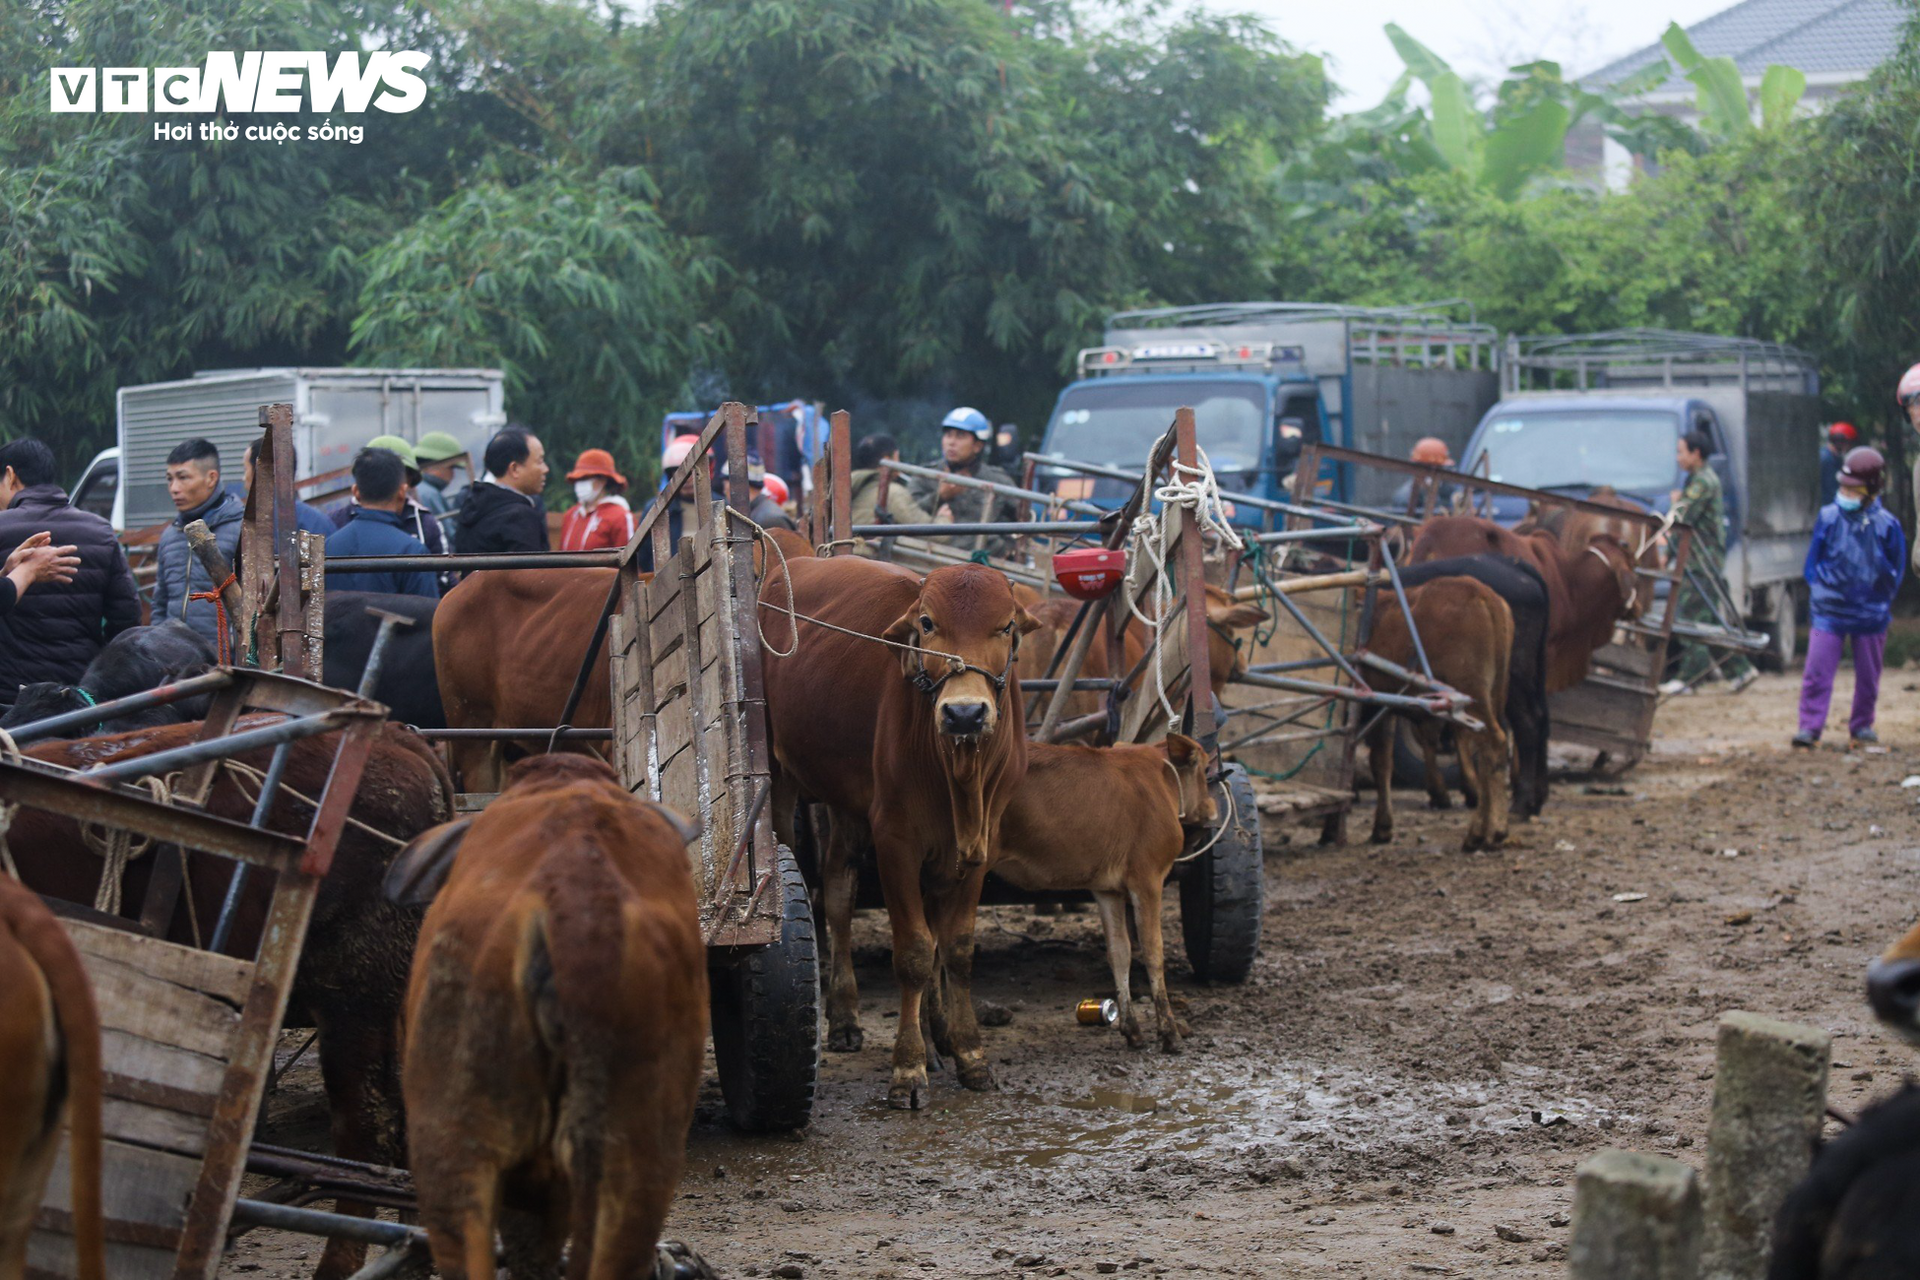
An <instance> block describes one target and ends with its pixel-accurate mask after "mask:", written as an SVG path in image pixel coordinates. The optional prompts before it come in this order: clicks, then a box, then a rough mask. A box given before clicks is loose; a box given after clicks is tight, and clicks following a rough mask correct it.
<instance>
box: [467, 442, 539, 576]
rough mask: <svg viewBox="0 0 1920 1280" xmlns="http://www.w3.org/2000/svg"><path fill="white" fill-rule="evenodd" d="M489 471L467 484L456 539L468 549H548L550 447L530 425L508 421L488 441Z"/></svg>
mask: <svg viewBox="0 0 1920 1280" xmlns="http://www.w3.org/2000/svg"><path fill="white" fill-rule="evenodd" d="M486 468H487V474H488V475H489V476H491V477H492V479H490V480H476V481H474V482H473V483H472V484H470V485H468V486H467V496H466V499H465V500H464V501H462V502H461V504H460V518H459V528H458V531H457V533H456V535H455V536H456V540H457V541H458V542H459V544H460V552H461V554H462V555H467V554H481V553H491V552H500V551H546V550H548V549H549V545H550V544H549V543H548V540H547V509H546V505H545V504H544V503H542V502H541V501H540V491H541V490H542V489H544V488H546V487H547V451H546V449H545V447H544V446H542V445H541V443H540V437H538V436H536V435H534V434H533V432H531V431H529V430H527V429H526V428H525V427H503V428H501V430H500V433H499V434H498V435H496V436H494V438H493V439H491V440H489V441H487V452H486Z"/></svg>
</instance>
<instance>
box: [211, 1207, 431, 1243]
mask: <svg viewBox="0 0 1920 1280" xmlns="http://www.w3.org/2000/svg"><path fill="white" fill-rule="evenodd" d="M233 1221H234V1222H235V1223H236V1224H238V1225H240V1226H246V1227H272V1228H274V1229H275V1230H277V1231H294V1232H298V1233H299V1234H301V1235H307V1236H325V1237H328V1238H329V1239H334V1240H358V1241H360V1242H362V1243H364V1244H383V1245H386V1246H387V1247H388V1248H389V1249H410V1248H413V1247H415V1246H419V1247H421V1248H425V1247H426V1243H427V1233H426V1232H425V1231H423V1230H421V1229H420V1228H419V1227H409V1226H407V1225H406V1224H405V1223H400V1222H382V1221H381V1220H380V1219H379V1218H350V1217H348V1216H347V1215H346V1214H343V1213H324V1212H322V1211H320V1210H318V1209H296V1208H294V1207H293V1206H292V1205H285V1204H272V1203H269V1202H268V1201H265V1200H249V1199H247V1198H245V1197H244V1196H243V1197H241V1198H240V1199H238V1200H236V1201H234V1203H233Z"/></svg>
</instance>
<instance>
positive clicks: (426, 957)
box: [388, 755, 707, 1280]
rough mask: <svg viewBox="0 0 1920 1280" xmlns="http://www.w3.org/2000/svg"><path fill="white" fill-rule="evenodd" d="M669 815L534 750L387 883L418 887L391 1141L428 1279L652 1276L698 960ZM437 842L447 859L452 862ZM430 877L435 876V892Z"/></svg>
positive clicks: (683, 1095) (678, 833) (690, 1091)
mask: <svg viewBox="0 0 1920 1280" xmlns="http://www.w3.org/2000/svg"><path fill="white" fill-rule="evenodd" d="M694 834H695V833H694V831H693V830H692V829H691V827H690V826H689V825H688V824H687V822H686V820H685V819H683V818H681V817H680V816H679V815H678V814H675V813H674V812H673V811H672V810H670V809H666V808H663V807H661V806H659V805H656V804H652V803H649V802H647V801H643V800H639V799H636V798H635V797H634V796H632V795H630V794H628V793H627V791H626V790H625V789H624V788H622V787H621V786H620V785H619V782H618V780H617V779H616V778H615V777H614V773H613V770H612V769H611V768H610V767H609V766H608V765H607V764H606V763H605V762H604V761H601V760H599V759H596V758H592V757H584V756H577V755H575V756H569V755H550V756H535V757H533V758H531V759H528V760H522V761H520V762H518V763H517V764H515V765H514V766H513V768H512V770H511V771H510V772H509V774H508V777H507V788H506V790H505V791H504V792H503V793H502V794H501V795H500V797H499V798H498V799H496V800H495V801H494V802H493V803H492V804H491V805H489V806H488V807H487V809H486V810H485V811H484V812H483V813H481V814H480V816H479V817H477V818H471V819H463V820H461V821H459V822H453V823H449V824H447V825H446V826H443V827H438V828H435V829H434V830H432V831H430V832H428V833H426V834H425V835H423V836H421V837H420V838H419V839H418V840H416V841H414V843H413V844H412V845H410V846H409V847H408V849H407V851H406V852H405V853H404V854H402V855H401V857H400V858H399V859H397V860H396V861H395V863H394V866H393V870H392V873H391V875H390V876H389V878H388V886H389V892H390V893H394V894H396V896H398V897H399V898H400V900H402V901H406V902H419V901H424V900H425V899H427V898H429V897H433V895H434V892H435V891H436V890H437V891H438V896H437V898H436V899H435V900H434V902H433V906H432V907H431V908H430V909H429V910H428V912H427V918H426V922H425V923H424V924H423V925H422V926H421V930H420V945H419V949H418V951H417V952H416V953H415V956H414V962H413V975H412V978H411V980H410V982H409V983H408V987H407V1007H406V1067H405V1082H406V1097H407V1134H408V1138H409V1150H410V1154H411V1157H412V1162H413V1165H412V1167H413V1177H414V1185H415V1187H416V1189H417V1191H418V1194H419V1198H420V1221H421V1223H422V1224H423V1225H424V1226H425V1227H426V1229H427V1235H428V1239H429V1241H430V1242H431V1244H432V1247H433V1258H434V1263H435V1265H436V1266H438V1268H439V1270H440V1274H441V1275H443V1276H446V1277H447V1278H448V1280H479V1278H480V1277H485V1278H486V1280H493V1275H494V1243H493V1241H494V1229H495V1226H496V1224H498V1225H499V1226H500V1228H501V1230H502V1235H503V1237H504V1238H505V1240H506V1243H507V1262H508V1268H509V1270H510V1271H511V1273H512V1274H513V1275H514V1276H516V1277H520V1276H529V1277H530V1276H536V1275H537V1276H547V1275H556V1274H558V1264H559V1261H560V1255H561V1248H562V1246H563V1245H565V1244H566V1243H567V1242H568V1240H569V1238H571V1248H570V1256H569V1259H568V1263H567V1271H566V1274H567V1275H568V1276H569V1277H571V1278H572V1280H589V1278H591V1280H626V1278H627V1277H638V1276H641V1275H653V1274H654V1264H653V1259H654V1247H655V1242H656V1241H657V1240H658V1239H659V1236H660V1227H661V1225H662V1224H663V1223H664V1222H665V1221H666V1216H667V1209H668V1207H669V1206H670V1205H671V1204H672V1202H673V1196H674V1191H675V1188H676V1187H677V1186H678V1185H679V1181H680V1171H681V1168H682V1166H683V1165H684V1163H685V1159H686V1145H687V1128H688V1126H689V1125H690V1124H691V1123H692V1120H693V1104H694V1099H695V1096H696V1095H697V1094H698V1093H699V1090H700V1069H701V1057H702V1054H703V1053H704V1052H705V1049H706V1040H707V955H706V947H705V945H704V944H703V943H702V941H701V937H700V913H699V908H698V907H697V905H696V904H695V901H694V888H693V877H692V874H691V873H690V871H689V869H688V865H687V855H686V844H687V841H688V840H690V839H692V838H693V836H694ZM456 855H457V856H456ZM443 884H444V888H442V887H441V886H442V885H443Z"/></svg>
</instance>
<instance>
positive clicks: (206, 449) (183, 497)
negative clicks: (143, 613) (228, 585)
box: [153, 439, 246, 653]
mask: <svg viewBox="0 0 1920 1280" xmlns="http://www.w3.org/2000/svg"><path fill="white" fill-rule="evenodd" d="M167 496H168V497H169V498H171V499H173V507H174V510H175V511H178V512H179V513H180V514H178V515H176V516H175V517H174V518H173V523H172V524H169V525H168V526H167V528H166V532H164V533H162V534H161V535H160V549H159V551H158V552H157V553H156V554H155V557H154V558H155V561H156V563H157V565H158V569H159V571H158V573H157V574H156V575H155V577H154V584H153V620H154V621H155V622H164V621H166V620H167V619H168V618H179V619H181V620H182V621H184V622H185V623H186V624H187V625H188V626H190V627H192V628H193V629H194V630H195V631H198V632H199V633H200V634H201V635H203V636H205V637H206V640H207V643H208V644H210V645H212V646H213V648H214V652H215V653H220V652H223V651H224V650H223V649H222V644H223V637H221V635H220V614H219V611H218V610H216V609H215V608H214V607H213V601H212V600H210V599H208V600H195V599H193V597H194V596H196V595H204V594H206V593H207V592H210V591H212V590H213V587H214V583H213V580H212V579H210V578H209V577H208V576H207V571H206V569H205V568H203V567H202V566H201V564H200V557H199V556H196V555H194V554H193V548H192V547H190V546H188V545H187V534H186V528H187V526H188V525H190V524H192V523H193V522H194V521H195V520H205V521H206V522H207V528H209V529H211V530H212V531H213V540H214V543H215V545H217V546H218V547H219V548H220V553H221V554H222V555H224V556H226V558H227V563H228V564H232V563H233V562H234V559H235V556H236V554H237V553H238V552H239V549H240V526H241V524H242V523H243V522H244V521H245V519H246V508H245V507H244V506H242V505H241V502H240V499H239V498H237V497H235V496H234V495H233V494H231V493H228V492H227V490H226V487H225V486H224V485H222V484H221V483H220V451H219V450H218V449H216V448H215V447H214V445H213V442H212V441H210V440H199V439H195V440H183V441H181V442H180V443H179V444H177V445H175V446H174V447H173V452H172V453H169V454H168V455H167Z"/></svg>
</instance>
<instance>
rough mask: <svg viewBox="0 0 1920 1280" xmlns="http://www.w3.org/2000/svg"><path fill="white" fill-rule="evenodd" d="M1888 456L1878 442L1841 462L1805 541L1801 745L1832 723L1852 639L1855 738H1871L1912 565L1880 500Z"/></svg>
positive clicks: (1851, 725)
mask: <svg viewBox="0 0 1920 1280" xmlns="http://www.w3.org/2000/svg"><path fill="white" fill-rule="evenodd" d="M1886 469H1887V464H1886V460H1885V459H1883V458H1882V457H1881V456H1880V452H1879V450H1877V449H1864V448H1863V449H1855V450H1853V451H1852V452H1850V453H1848V454H1847V457H1846V463H1845V465H1844V466H1842V467H1841V468H1840V477H1839V479H1840V486H1839V494H1838V496H1836V497H1835V498H1834V500H1833V502H1832V503H1831V504H1829V505H1827V506H1825V507H1822V508H1821V509H1820V519H1819V520H1818V521H1817V522H1816V523H1815V524H1814V526H1813V542H1812V544H1811V545H1809V546H1808V548H1807V566H1806V579H1807V585H1808V587H1809V588H1810V593H1811V598H1812V610H1811V611H1812V615H1813V628H1812V630H1811V632H1810V633H1809V634H1808V636H1807V666H1806V671H1805V673H1804V674H1803V675H1802V676H1801V679H1800V732H1798V733H1796V734H1794V735H1793V745H1794V746H1796V747H1812V746H1814V745H1815V744H1817V743H1818V742H1819V741H1820V731H1821V730H1822V729H1825V728H1826V726H1827V703H1828V701H1829V700H1830V699H1831V698H1832V697H1833V673H1834V671H1835V669H1837V668H1838V667H1839V665H1840V650H1841V649H1842V648H1843V647H1844V646H1845V645H1846V644H1847V643H1848V642H1849V641H1851V642H1852V645H1853V713H1852V715H1851V716H1850V717H1849V718H1848V721H1847V733H1848V735H1849V737H1850V738H1851V740H1852V741H1853V742H1859V743H1873V742H1878V741H1879V740H1880V739H1879V737H1878V736H1877V735H1875V733H1874V731H1873V715H1874V707H1875V705H1876V704H1877V703H1878V702H1879V699H1880V664H1881V659H1882V658H1883V657H1884V656H1885V654H1886V649H1887V623H1888V622H1889V621H1890V620H1891V619H1892V617H1893V595H1894V592H1896V591H1898V590H1899V589H1900V579H1901V577H1902V576H1903V575H1904V574H1905V573H1906V569H1907V539H1906V535H1905V534H1904V533H1902V532H1901V529H1900V522H1899V521H1898V520H1896V519H1894V517H1893V513H1892V512H1890V511H1888V510H1887V509H1886V508H1885V507H1883V506H1881V505H1880V500H1879V496H1878V495H1879V493H1880V487H1881V485H1882V483H1883V482H1884V480H1885V478H1886Z"/></svg>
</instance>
